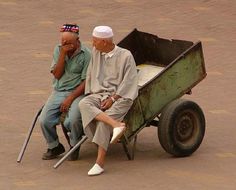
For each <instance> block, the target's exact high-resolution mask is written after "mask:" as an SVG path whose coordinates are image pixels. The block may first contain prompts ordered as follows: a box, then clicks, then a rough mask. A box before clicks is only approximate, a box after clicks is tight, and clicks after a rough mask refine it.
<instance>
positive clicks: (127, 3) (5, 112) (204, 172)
mask: <svg viewBox="0 0 236 190" xmlns="http://www.w3.org/2000/svg"><path fill="white" fill-rule="evenodd" d="M235 10H236V1H234V0H220V1H219V0H198V1H197V0H188V1H187V0H178V1H174V0H149V1H139V0H137V1H135V0H109V1H108V0H107V1H106V0H100V1H95V0H87V1H82V0H77V1H76V0H70V1H69V0H61V1H54V0H37V1H33V0H21V1H17V0H9V1H8V0H0V18H1V19H0V26H1V27H0V106H1V109H0V189H1V190H28V189H30V190H32V189H34V190H51V189H57V190H64V189H66V190H83V189H90V190H93V189H94V190H100V189H101V190H106V189H114V190H115V189H127V190H128V189H137V190H138V189H140V190H141V189H142V190H143V189H148V190H151V189H163V190H190V189H191V190H199V189H201V190H213V189H214V190H216V189H224V190H234V189H236V180H235V179H236V138H235V136H236V132H235V123H236V98H235V97H236V90H235V89H236V74H235V72H236V62H235V60H236V54H235V50H236V22H235V20H236V12H235ZM65 22H76V23H78V24H79V25H80V34H81V35H80V37H81V40H82V41H83V42H84V43H85V44H86V45H88V46H89V47H91V31H92V29H93V27H94V26H96V25H110V26H111V27H112V28H113V30H114V33H115V41H116V42H119V41H120V40H121V39H122V38H123V37H124V36H126V35H127V34H128V33H129V32H130V31H131V30H133V29H134V28H138V29H139V30H141V31H145V32H149V33H153V34H156V35H158V36H159V37H162V38H167V39H183V40H189V41H194V42H196V41H198V40H200V41H202V43H203V50H204V57H205V63H206V69H207V73H208V75H207V78H206V79H204V80H203V81H202V82H201V83H199V84H198V85H197V86H196V87H195V88H194V89H193V94H192V95H191V96H186V97H185V98H188V99H191V100H194V101H195V102H197V103H198V104H199V105H200V106H201V107H202V109H203V111H204V114H205V117H206V121H207V126H206V127H207V128H206V134H205V137H204V140H203V143H202V144H201V146H200V148H199V149H198V150H197V151H196V152H195V153H194V154H193V155H192V156H190V157H186V158H174V157H172V156H171V155H169V154H167V153H166V152H165V151H164V150H163V149H162V148H161V146H160V143H159V141H158V137H157V132H156V128H154V127H150V128H146V129H143V130H142V131H141V133H139V136H138V142H137V150H136V154H135V160H133V161H128V160H127V158H126V155H125V154H124V152H123V149H122V146H121V145H120V144H116V145H112V146H111V147H110V149H109V151H108V155H107V160H106V165H105V170H106V171H105V173H104V174H103V175H101V176H97V177H88V176H87V172H88V170H89V169H90V167H91V166H92V165H93V164H94V161H95V157H96V148H95V146H94V145H93V144H92V143H90V142H88V141H86V142H85V143H84V144H83V146H82V148H81V153H80V155H81V156H80V160H78V161H75V162H69V161H66V162H65V163H64V164H63V165H62V166H61V167H59V168H58V169H57V170H55V169H53V165H54V164H55V163H56V161H57V160H52V161H43V160H42V159H41V156H42V153H43V152H44V151H45V150H46V143H45V141H44V139H43V136H42V134H41V130H40V127H39V125H38V124H37V126H36V128H35V131H34V132H33V135H32V138H31V141H30V143H29V146H28V148H27V150H26V153H25V156H24V158H23V161H22V163H21V164H18V163H17V162H16V159H17V156H18V154H19V151H20V149H21V146H22V144H23V142H24V139H25V136H26V134H27V131H28V129H29V127H30V126H31V122H32V120H33V117H34V115H35V114H36V112H37V111H38V110H39V108H40V107H41V106H42V105H43V104H44V102H45V101H46V99H47V97H48V96H49V94H50V92H51V80H52V76H51V75H50V73H49V68H50V64H51V60H52V51H53V48H54V45H55V44H57V43H58V42H59V32H58V30H59V28H60V26H61V25H62V24H63V23H65ZM59 134H60V139H61V141H62V142H63V143H64V144H65V145H66V141H65V139H64V137H63V134H62V132H61V131H60V130H59ZM67 149H68V146H67Z"/></svg>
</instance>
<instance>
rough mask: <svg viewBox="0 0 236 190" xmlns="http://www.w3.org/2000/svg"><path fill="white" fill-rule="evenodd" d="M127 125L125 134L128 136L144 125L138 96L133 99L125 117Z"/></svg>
mask: <svg viewBox="0 0 236 190" xmlns="http://www.w3.org/2000/svg"><path fill="white" fill-rule="evenodd" d="M125 123H126V125H127V130H126V132H125V133H126V136H127V137H129V136H131V135H133V134H134V133H135V131H136V130H137V129H139V128H140V127H141V126H144V125H145V120H144V114H143V112H142V108H141V104H140V101H139V97H137V98H136V99H135V100H134V103H133V105H132V107H131V108H130V110H129V112H128V113H127V115H126V117H125Z"/></svg>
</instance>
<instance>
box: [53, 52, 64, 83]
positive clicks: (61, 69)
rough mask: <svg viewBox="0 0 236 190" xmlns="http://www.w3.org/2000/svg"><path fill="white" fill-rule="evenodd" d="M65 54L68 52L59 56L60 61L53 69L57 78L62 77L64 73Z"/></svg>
mask: <svg viewBox="0 0 236 190" xmlns="http://www.w3.org/2000/svg"><path fill="white" fill-rule="evenodd" d="M65 56H66V54H64V53H60V56H59V59H58V62H57V64H56V65H55V68H54V69H53V71H52V74H53V75H54V77H55V78H56V79H58V80H59V79H60V78H61V77H62V75H63V74H64V72H65V64H66V62H65Z"/></svg>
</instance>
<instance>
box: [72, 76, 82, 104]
mask: <svg viewBox="0 0 236 190" xmlns="http://www.w3.org/2000/svg"><path fill="white" fill-rule="evenodd" d="M84 90H85V80H84V81H82V82H81V83H80V85H79V86H77V87H76V89H75V90H74V91H73V92H72V93H71V94H70V95H69V97H70V98H71V99H72V101H73V100H74V99H76V98H77V97H79V96H80V95H82V94H84Z"/></svg>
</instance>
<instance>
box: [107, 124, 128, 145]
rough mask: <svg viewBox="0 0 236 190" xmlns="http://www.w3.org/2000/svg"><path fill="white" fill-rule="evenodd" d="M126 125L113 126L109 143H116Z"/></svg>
mask: <svg viewBox="0 0 236 190" xmlns="http://www.w3.org/2000/svg"><path fill="white" fill-rule="evenodd" d="M125 129H126V127H115V128H114V129H113V135H112V138H111V141H110V143H111V144H113V143H116V142H117V141H118V139H119V138H120V137H121V136H122V135H123V133H124V132H125Z"/></svg>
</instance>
